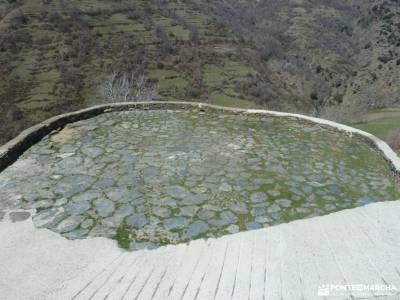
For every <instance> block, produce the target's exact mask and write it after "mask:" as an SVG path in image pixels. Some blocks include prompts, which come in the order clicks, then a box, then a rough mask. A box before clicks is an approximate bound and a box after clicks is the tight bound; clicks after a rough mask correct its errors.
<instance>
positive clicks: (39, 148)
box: [0, 110, 400, 250]
mask: <svg viewBox="0 0 400 300" xmlns="http://www.w3.org/2000/svg"><path fill="white" fill-rule="evenodd" d="M0 190H1V193H0V205H1V207H0V211H1V210H2V209H11V208H12V209H15V208H23V209H34V215H33V221H34V223H35V225H36V226H37V227H46V228H49V229H51V230H53V231H56V232H58V233H60V234H62V235H64V236H65V237H67V238H70V239H77V238H82V237H86V236H104V237H109V238H114V239H117V240H118V242H119V244H120V246H122V247H124V248H129V249H132V250H135V249H141V248H154V247H158V246H159V245H164V244H170V243H172V244H176V243H180V242H186V241H188V240H191V239H196V238H203V237H206V238H209V237H219V236H222V235H225V234H231V233H235V232H239V231H244V230H252V229H258V228H262V227H267V226H271V225H275V224H279V223H282V222H289V221H292V220H295V219H302V218H308V217H312V216H318V215H325V214H328V213H331V212H335V211H339V210H343V209H346V208H353V207H357V206H360V205H365V204H368V203H371V202H376V201H390V200H396V199H398V198H399V197H400V186H399V185H398V183H397V182H396V179H395V177H394V175H393V173H392V171H391V170H390V167H389V165H388V164H387V162H386V161H385V160H384V159H383V158H382V157H381V156H380V154H379V153H378V152H376V151H375V150H374V149H372V148H371V147H370V146H369V144H367V143H366V142H364V141H362V140H360V139H359V138H357V137H355V136H351V135H347V134H345V133H342V132H338V131H336V130H333V129H329V128H324V127H321V126H319V125H315V124H308V123H307V124H305V123H304V124H303V123H301V122H300V123H299V122H298V121H294V120H288V119H283V118H277V117H268V118H267V117H265V116H264V117H256V116H234V115H224V114H217V113H207V114H205V113H202V112H197V111H165V110H154V111H153V110H152V111H141V110H138V111H129V112H114V113H107V114H104V115H100V116H98V117H95V118H92V119H89V120H85V121H80V122H76V123H73V124H70V125H68V126H66V127H65V128H64V129H63V130H61V131H60V132H58V133H54V134H52V135H50V136H48V137H46V138H45V139H43V140H42V141H41V142H40V143H38V144H36V145H34V146H33V147H32V148H30V149H29V150H28V151H27V152H26V153H25V154H24V155H23V156H22V157H21V158H20V160H19V161H18V162H17V163H15V164H14V165H13V166H11V167H9V168H8V169H6V170H5V171H4V172H2V173H1V174H0Z"/></svg>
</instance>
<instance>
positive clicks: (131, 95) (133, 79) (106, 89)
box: [101, 72, 158, 103]
mask: <svg viewBox="0 0 400 300" xmlns="http://www.w3.org/2000/svg"><path fill="white" fill-rule="evenodd" d="M101 91H102V94H103V96H104V99H105V100H106V102H112V103H116V102H128V101H132V102H135V101H150V100H153V99H155V98H156V97H157V94H158V85H157V84H153V83H151V82H149V80H148V77H147V76H146V75H144V74H139V75H136V74H134V73H129V74H128V73H119V72H112V73H111V74H110V75H109V76H108V78H107V79H106V80H105V81H104V82H103V83H102V85H101Z"/></svg>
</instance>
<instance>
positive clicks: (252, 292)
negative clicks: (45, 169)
mask: <svg viewBox="0 0 400 300" xmlns="http://www.w3.org/2000/svg"><path fill="white" fill-rule="evenodd" d="M399 219H400V201H393V202H380V203H374V204H370V205H367V206H364V207H359V208H354V209H349V210H344V211H341V212H337V213H333V214H330V215H327V216H322V217H315V218H311V219H305V220H299V221H294V222H291V223H288V224H282V225H278V226H274V227H270V228H266V229H260V230H254V231H247V232H242V233H237V234H233V235H228V236H224V237H221V238H218V239H210V240H207V241H205V240H196V241H193V242H191V243H190V244H188V245H186V244H180V245H177V246H172V245H171V246H166V247H161V248H158V249H156V250H152V251H147V250H144V251H138V252H126V251H123V250H121V249H119V248H117V246H116V244H115V243H114V242H113V241H111V240H108V239H104V238H90V239H85V240H75V241H70V240H66V239H64V238H63V237H61V236H60V235H58V234H56V233H53V232H51V231H49V230H47V229H35V228H34V226H33V224H32V222H31V221H30V220H28V221H24V222H20V223H9V222H1V223H0V240H1V243H0V262H1V264H0V265H1V268H0V295H1V299H6V300H8V299H12V300H18V299H268V300H275V299H276V300H278V299H279V300H293V299H306V300H312V299H350V297H353V298H354V299H372V298H374V299H375V297H379V296H380V294H379V292H378V291H371V290H366V291H363V292H362V293H361V292H358V291H349V290H347V291H343V292H342V293H339V292H338V291H336V290H329V295H326V296H324V297H322V296H319V295H318V289H319V288H320V292H321V291H322V289H321V287H323V286H324V285H328V286H330V285H332V286H334V287H335V286H336V287H338V286H341V287H343V286H346V285H356V284H363V285H368V286H373V285H379V286H384V287H385V286H388V287H392V290H391V293H389V294H390V295H389V294H387V295H386V296H385V297H383V298H382V299H399V297H400V293H399V292H400V272H399V270H400V251H399V249H400V223H399ZM394 289H396V290H394Z"/></svg>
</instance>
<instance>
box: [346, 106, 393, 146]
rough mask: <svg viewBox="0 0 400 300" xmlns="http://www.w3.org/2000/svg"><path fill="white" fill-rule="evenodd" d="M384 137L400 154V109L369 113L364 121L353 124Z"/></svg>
mask: <svg viewBox="0 0 400 300" xmlns="http://www.w3.org/2000/svg"><path fill="white" fill-rule="evenodd" d="M351 125H352V126H354V127H356V128H359V129H361V130H364V131H367V132H370V133H372V134H373V135H376V136H377V137H379V138H381V139H383V140H384V141H386V142H387V143H389V145H390V146H392V148H393V149H394V150H396V151H397V152H398V153H399V154H400V146H399V143H400V109H382V110H376V111H372V112H369V113H367V114H366V115H365V116H364V118H363V122H358V123H354V124H351Z"/></svg>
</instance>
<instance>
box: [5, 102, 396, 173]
mask: <svg viewBox="0 0 400 300" xmlns="http://www.w3.org/2000/svg"><path fill="white" fill-rule="evenodd" d="M133 109H181V110H185V109H200V110H205V111H206V110H210V111H219V112H225V113H232V114H257V115H268V116H276V117H286V118H295V119H298V120H303V121H308V122H312V123H317V124H320V125H324V126H328V127H332V128H335V129H337V130H340V131H344V132H346V133H348V134H355V135H357V136H359V137H362V138H364V139H366V140H367V141H369V142H370V143H371V144H372V145H373V146H374V147H375V148H376V149H378V150H379V151H380V152H381V153H382V154H383V156H384V158H385V159H386V160H387V161H388V162H389V164H390V165H391V167H392V169H393V171H394V172H395V173H396V174H397V175H399V174H400V158H399V157H398V155H397V154H396V153H395V152H394V151H393V150H392V149H391V148H390V147H389V145H388V144H386V143H385V142H384V141H382V140H381V139H379V138H378V137H376V136H374V135H372V134H370V133H367V132H365V131H362V130H359V129H356V128H354V127H350V126H347V125H344V124H340V123H336V122H333V121H329V120H325V119H320V118H316V117H310V116H306V115H302V114H294V113H286V112H278V111H271V110H263V109H242V108H231V107H224V106H218V105H213V104H207V103H201V102H178V101H171V102H169V101H149V102H123V103H113V104H103V105H96V106H92V107H88V108H84V109H81V110H78V111H74V112H70V113H65V114H61V115H57V116H54V117H52V118H50V119H47V120H45V121H43V122H41V123H39V124H36V125H34V126H32V127H29V128H27V129H25V130H24V131H22V132H21V133H20V134H19V135H18V136H16V137H15V138H14V139H12V140H10V141H9V142H7V143H6V144H4V145H2V146H0V172H1V171H3V170H4V169H6V168H7V167H9V166H10V165H11V164H13V163H14V162H15V161H16V160H17V159H18V158H19V157H20V156H21V155H22V154H23V153H24V152H25V151H26V150H27V149H29V148H30V147H31V146H32V145H34V144H36V143H37V142H39V141H40V140H41V139H42V138H44V137H45V136H46V135H48V134H49V133H51V132H52V131H55V130H60V129H62V128H63V127H64V126H65V125H67V124H69V123H73V122H77V121H80V120H85V119H90V118H93V117H95V116H97V115H100V114H103V113H107V112H112V111H127V110H133Z"/></svg>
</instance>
